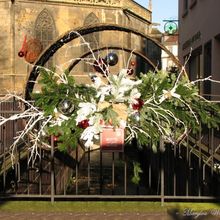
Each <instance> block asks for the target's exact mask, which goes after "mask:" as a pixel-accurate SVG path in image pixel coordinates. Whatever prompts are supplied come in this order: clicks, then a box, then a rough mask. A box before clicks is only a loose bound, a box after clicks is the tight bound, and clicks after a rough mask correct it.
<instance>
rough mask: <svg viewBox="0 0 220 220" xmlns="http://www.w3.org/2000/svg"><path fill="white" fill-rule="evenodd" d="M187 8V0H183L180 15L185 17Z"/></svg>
mask: <svg viewBox="0 0 220 220" xmlns="http://www.w3.org/2000/svg"><path fill="white" fill-rule="evenodd" d="M188 8H189V2H188V0H183V15H182V17H185V16H186V15H187V13H188Z"/></svg>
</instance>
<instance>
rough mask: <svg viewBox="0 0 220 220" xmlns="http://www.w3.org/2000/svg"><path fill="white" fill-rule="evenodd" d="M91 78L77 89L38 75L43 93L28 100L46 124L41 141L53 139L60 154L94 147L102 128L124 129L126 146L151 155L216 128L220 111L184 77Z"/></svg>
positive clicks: (64, 79) (62, 79) (61, 78)
mask: <svg viewBox="0 0 220 220" xmlns="http://www.w3.org/2000/svg"><path fill="white" fill-rule="evenodd" d="M90 77H91V84H90V85H85V84H76V83H75V80H74V77H73V76H71V75H69V73H67V72H65V73H63V74H61V75H58V74H56V73H55V72H54V71H51V70H46V69H44V68H42V69H41V80H40V83H41V85H42V89H41V92H40V93H33V94H32V97H33V99H34V100H35V106H36V107H37V108H38V109H41V110H42V111H43V113H44V115H45V116H46V118H49V119H48V120H47V123H45V122H44V126H43V129H41V133H42V136H45V135H46V136H48V135H55V136H56V137H57V138H58V142H59V143H58V147H59V149H60V150H66V149H67V148H68V147H73V148H74V147H76V146H77V145H78V141H79V140H81V141H82V142H83V143H84V146H85V147H92V146H93V144H94V142H97V141H99V138H100V134H101V133H102V130H103V128H104V127H106V126H111V127H113V128H117V127H118V128H122V129H124V130H125V141H126V142H130V141H131V140H132V139H133V138H136V139H137V142H138V144H140V145H142V146H151V147H152V148H153V150H155V151H156V150H157V146H158V142H159V141H160V139H161V137H162V138H163V140H164V141H166V142H169V143H172V144H174V143H176V142H178V141H179V140H181V139H182V138H183V137H184V136H186V135H187V134H188V132H189V130H190V131H196V130H198V129H199V128H200V123H203V124H206V125H207V126H208V127H215V128H218V125H219V122H220V117H219V116H220V111H219V106H218V105H217V104H215V103H212V102H210V101H208V100H206V99H204V98H203V97H201V96H200V95H199V94H198V89H197V86H196V82H190V81H189V80H188V78H187V77H186V76H184V75H183V74H182V73H179V74H176V73H168V72H162V71H161V72H148V73H147V74H141V75H140V77H136V78H135V79H134V78H133V79H132V78H131V76H129V74H128V70H127V69H122V70H121V71H120V72H119V73H118V74H117V75H113V74H110V73H109V74H108V75H107V74H106V75H105V78H104V77H99V76H97V75H91V76H90ZM44 121H45V119H44ZM174 131H175V132H174Z"/></svg>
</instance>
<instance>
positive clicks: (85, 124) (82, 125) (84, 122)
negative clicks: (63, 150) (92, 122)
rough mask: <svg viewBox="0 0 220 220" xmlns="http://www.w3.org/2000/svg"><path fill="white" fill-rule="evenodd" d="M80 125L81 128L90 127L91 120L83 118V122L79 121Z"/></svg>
mask: <svg viewBox="0 0 220 220" xmlns="http://www.w3.org/2000/svg"><path fill="white" fill-rule="evenodd" d="M78 126H79V127H80V128H83V129H86V128H87V127H89V120H88V119H85V120H82V121H81V122H79V123H78Z"/></svg>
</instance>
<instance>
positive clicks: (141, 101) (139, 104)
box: [132, 99, 144, 110]
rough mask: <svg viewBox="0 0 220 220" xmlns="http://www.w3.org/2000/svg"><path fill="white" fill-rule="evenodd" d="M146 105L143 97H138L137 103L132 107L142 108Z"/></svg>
mask: <svg viewBox="0 0 220 220" xmlns="http://www.w3.org/2000/svg"><path fill="white" fill-rule="evenodd" d="M143 105H144V101H143V100H142V99H136V100H135V103H133V104H132V108H133V109H134V110H140V109H141V108H142V106H143Z"/></svg>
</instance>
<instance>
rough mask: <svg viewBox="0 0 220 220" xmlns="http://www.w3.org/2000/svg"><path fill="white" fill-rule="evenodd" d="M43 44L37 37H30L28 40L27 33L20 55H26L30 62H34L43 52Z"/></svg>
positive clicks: (25, 57)
mask: <svg viewBox="0 0 220 220" xmlns="http://www.w3.org/2000/svg"><path fill="white" fill-rule="evenodd" d="M42 49H43V47H42V44H41V42H40V41H39V40H37V39H30V40H28V41H27V36H26V35H25V37H24V41H23V44H22V47H21V49H20V51H19V52H18V56H19V57H24V59H25V60H26V61H27V62H28V63H34V62H35V60H36V59H37V58H38V56H39V55H40V53H41V52H42Z"/></svg>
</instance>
